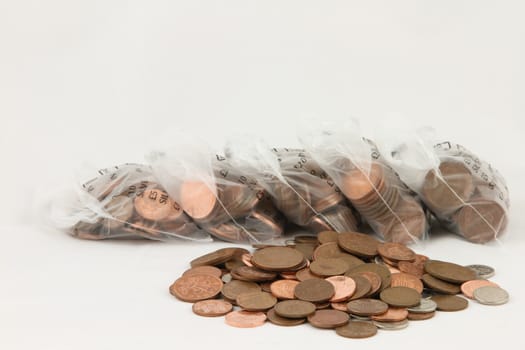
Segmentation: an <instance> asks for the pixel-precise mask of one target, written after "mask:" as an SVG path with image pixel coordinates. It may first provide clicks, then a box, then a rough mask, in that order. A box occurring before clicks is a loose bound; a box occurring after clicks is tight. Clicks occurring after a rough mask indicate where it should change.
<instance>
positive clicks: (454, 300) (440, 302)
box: [432, 295, 468, 311]
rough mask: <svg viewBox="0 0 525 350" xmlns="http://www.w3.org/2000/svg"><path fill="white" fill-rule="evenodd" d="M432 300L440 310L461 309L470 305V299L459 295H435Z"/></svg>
mask: <svg viewBox="0 0 525 350" xmlns="http://www.w3.org/2000/svg"><path fill="white" fill-rule="evenodd" d="M432 300H433V301H434V302H435V303H436V304H437V309H438V310H439V311H460V310H463V309H466V308H467V307H468V300H467V299H465V298H461V297H458V296H457V295H434V296H432Z"/></svg>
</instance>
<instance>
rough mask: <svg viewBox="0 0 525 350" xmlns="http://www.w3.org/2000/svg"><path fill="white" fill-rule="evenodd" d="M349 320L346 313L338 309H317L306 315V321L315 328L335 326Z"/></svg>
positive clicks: (339, 325)
mask: <svg viewBox="0 0 525 350" xmlns="http://www.w3.org/2000/svg"><path fill="white" fill-rule="evenodd" d="M348 321H350V316H349V315H348V313H346V312H343V311H339V310H330V309H328V310H317V311H316V312H314V313H313V314H311V315H309V316H308V322H309V323H310V324H311V325H312V326H314V327H317V328H326V329H330V328H337V327H341V326H343V325H345V324H347V323H348Z"/></svg>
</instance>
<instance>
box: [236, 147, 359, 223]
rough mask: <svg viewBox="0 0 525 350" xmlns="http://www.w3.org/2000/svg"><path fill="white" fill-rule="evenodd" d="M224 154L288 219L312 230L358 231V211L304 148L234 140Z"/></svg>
mask: <svg viewBox="0 0 525 350" xmlns="http://www.w3.org/2000/svg"><path fill="white" fill-rule="evenodd" d="M226 154H227V155H228V157H230V159H231V160H232V162H233V163H234V166H235V167H237V168H239V169H241V170H242V171H243V172H244V173H249V174H250V175H251V176H253V177H254V178H256V179H257V181H258V183H259V184H260V185H261V186H263V187H264V188H265V190H266V191H267V192H268V193H269V194H270V196H271V198H272V201H273V203H274V205H275V206H276V207H277V209H279V211H280V212H282V213H283V214H284V215H285V216H286V218H287V219H288V221H290V222H292V223H294V224H296V225H299V226H301V227H305V228H308V229H309V230H310V231H313V232H315V233H318V232H321V231H337V232H344V231H355V230H357V227H358V225H359V216H358V214H357V213H356V212H355V211H354V210H353V209H352V208H351V207H350V206H349V204H348V202H347V201H346V199H345V197H344V196H343V194H342V193H341V191H340V190H339V188H338V187H337V186H336V185H335V183H334V182H333V181H332V180H331V179H330V177H329V176H328V174H327V173H326V172H325V171H324V170H323V169H321V167H320V166H319V165H318V164H317V163H316V162H315V161H314V160H313V159H312V157H311V156H310V155H309V154H307V153H306V151H305V150H303V149H291V148H269V147H267V146H266V144H264V143H263V142H259V143H258V144H254V143H253V140H252V142H246V140H243V141H239V140H235V141H233V142H230V143H229V144H228V146H227V149H226Z"/></svg>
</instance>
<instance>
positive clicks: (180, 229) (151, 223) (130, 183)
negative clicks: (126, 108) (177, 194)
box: [53, 164, 210, 241]
mask: <svg viewBox="0 0 525 350" xmlns="http://www.w3.org/2000/svg"><path fill="white" fill-rule="evenodd" d="M98 174H99V175H98V176H97V177H95V178H93V179H91V180H89V181H88V182H86V183H84V184H82V185H81V186H79V188H76V189H75V191H68V193H66V194H65V195H64V196H62V197H61V198H60V199H57V200H55V202H54V204H53V205H54V208H53V220H54V222H55V224H56V225H58V226H59V227H61V228H63V229H65V230H66V231H67V232H68V233H70V234H71V235H73V236H75V237H78V238H82V239H92V240H100V239H109V238H148V239H153V240H169V239H173V238H181V239H187V240H205V241H206V240H207V241H209V240H210V237H209V235H208V234H207V233H205V232H204V231H202V230H201V229H199V228H198V227H197V226H196V225H195V223H193V221H192V220H191V219H190V218H189V217H188V216H187V215H186V214H185V213H184V211H183V210H182V209H181V207H180V206H179V204H178V203H177V202H175V201H174V200H173V199H172V198H171V197H170V196H169V195H168V193H167V192H165V191H164V189H163V188H162V186H161V185H159V183H158V181H157V180H156V179H155V177H154V176H153V174H152V172H151V169H150V168H149V167H147V166H145V165H140V164H123V165H120V166H115V167H112V168H106V169H102V170H99V172H98Z"/></svg>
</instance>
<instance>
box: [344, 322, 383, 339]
mask: <svg viewBox="0 0 525 350" xmlns="http://www.w3.org/2000/svg"><path fill="white" fill-rule="evenodd" d="M335 332H336V333H337V334H338V335H340V336H342V337H345V338H354V339H361V338H369V337H372V336H374V335H376V334H377V327H376V325H374V324H373V323H372V322H366V321H350V322H348V323H347V324H346V325H344V326H341V327H337V328H336V329H335Z"/></svg>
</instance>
